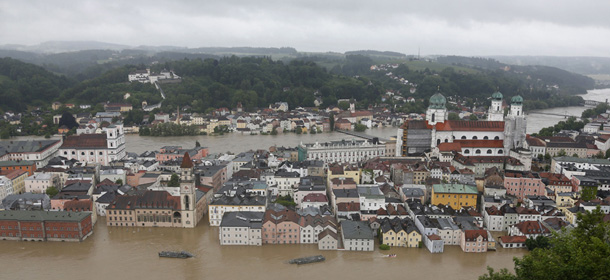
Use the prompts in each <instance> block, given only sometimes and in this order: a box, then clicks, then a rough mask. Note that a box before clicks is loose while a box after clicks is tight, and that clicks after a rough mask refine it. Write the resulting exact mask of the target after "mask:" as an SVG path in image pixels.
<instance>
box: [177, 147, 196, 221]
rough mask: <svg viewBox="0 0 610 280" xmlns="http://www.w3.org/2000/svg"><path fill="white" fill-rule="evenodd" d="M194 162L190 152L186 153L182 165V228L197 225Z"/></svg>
mask: <svg viewBox="0 0 610 280" xmlns="http://www.w3.org/2000/svg"><path fill="white" fill-rule="evenodd" d="M193 167H194V166H193V161H192V160H191V157H190V156H189V154H188V152H187V153H184V157H183V158H182V164H180V209H181V210H182V226H183V227H195V225H196V217H195V216H196V205H195V203H196V201H195V199H196V189H195V180H194V178H193Z"/></svg>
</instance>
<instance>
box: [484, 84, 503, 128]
mask: <svg viewBox="0 0 610 280" xmlns="http://www.w3.org/2000/svg"><path fill="white" fill-rule="evenodd" d="M502 98H503V96H502V93H500V92H499V91H496V92H494V93H493V94H492V95H491V106H489V111H488V112H487V120H488V121H504V109H503V108H502Z"/></svg>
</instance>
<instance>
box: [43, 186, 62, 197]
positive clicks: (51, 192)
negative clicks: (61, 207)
mask: <svg viewBox="0 0 610 280" xmlns="http://www.w3.org/2000/svg"><path fill="white" fill-rule="evenodd" d="M46 193H47V195H48V196H49V197H54V196H56V195H57V194H58V193H59V190H58V189H57V188H56V187H54V186H50V187H48V188H47V191H46Z"/></svg>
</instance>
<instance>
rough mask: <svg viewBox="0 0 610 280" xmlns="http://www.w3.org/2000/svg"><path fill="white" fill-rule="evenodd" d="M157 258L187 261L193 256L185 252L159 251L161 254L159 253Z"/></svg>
mask: <svg viewBox="0 0 610 280" xmlns="http://www.w3.org/2000/svg"><path fill="white" fill-rule="evenodd" d="M159 257H164V258H178V259H187V258H192V257H194V256H193V254H191V253H189V252H187V251H180V252H172V251H161V252H159Z"/></svg>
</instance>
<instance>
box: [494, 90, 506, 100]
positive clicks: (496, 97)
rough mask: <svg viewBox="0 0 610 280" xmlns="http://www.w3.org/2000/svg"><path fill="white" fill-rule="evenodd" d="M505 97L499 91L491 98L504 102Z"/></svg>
mask: <svg viewBox="0 0 610 280" xmlns="http://www.w3.org/2000/svg"><path fill="white" fill-rule="evenodd" d="M503 97H504V96H502V93H501V92H499V91H496V92H494V93H493V94H492V95H491V98H493V99H495V100H502V98H503Z"/></svg>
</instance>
